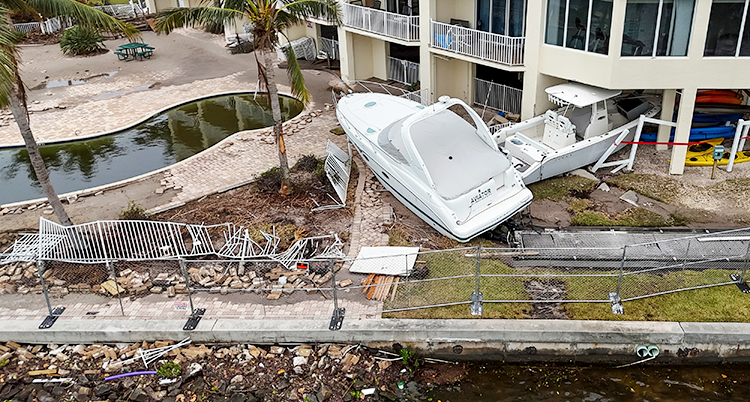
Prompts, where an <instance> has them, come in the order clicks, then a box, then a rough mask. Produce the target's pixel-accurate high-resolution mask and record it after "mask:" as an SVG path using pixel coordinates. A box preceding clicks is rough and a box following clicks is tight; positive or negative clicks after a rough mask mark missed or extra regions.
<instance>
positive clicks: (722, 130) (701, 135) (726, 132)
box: [641, 126, 735, 142]
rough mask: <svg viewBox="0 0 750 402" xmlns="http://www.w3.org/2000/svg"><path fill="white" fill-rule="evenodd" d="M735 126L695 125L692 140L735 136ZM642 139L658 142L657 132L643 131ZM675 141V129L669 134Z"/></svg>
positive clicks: (692, 130) (691, 134) (670, 139)
mask: <svg viewBox="0 0 750 402" xmlns="http://www.w3.org/2000/svg"><path fill="white" fill-rule="evenodd" d="M734 131H735V129H734V127H732V126H718V127H694V128H691V129H690V141H691V142H694V141H701V140H710V139H712V138H732V137H734ZM641 141H645V142H656V133H642V134H641ZM672 141H674V130H672V134H671V135H670V136H669V142H672Z"/></svg>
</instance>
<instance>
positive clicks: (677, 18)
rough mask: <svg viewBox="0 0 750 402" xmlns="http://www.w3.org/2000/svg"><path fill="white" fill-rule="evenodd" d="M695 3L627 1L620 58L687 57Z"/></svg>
mask: <svg viewBox="0 0 750 402" xmlns="http://www.w3.org/2000/svg"><path fill="white" fill-rule="evenodd" d="M694 10H695V0H628V3H627V8H626V10H625V27H624V32H623V38H622V50H621V53H620V54H621V55H623V56H651V57H655V56H687V50H688V45H689V44H690V30H691V29H692V26H693V11H694Z"/></svg>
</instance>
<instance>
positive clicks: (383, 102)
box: [336, 93, 532, 242]
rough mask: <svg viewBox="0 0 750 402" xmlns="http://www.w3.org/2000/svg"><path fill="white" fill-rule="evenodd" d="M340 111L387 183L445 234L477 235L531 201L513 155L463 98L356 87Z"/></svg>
mask: <svg viewBox="0 0 750 402" xmlns="http://www.w3.org/2000/svg"><path fill="white" fill-rule="evenodd" d="M456 108H458V109H456ZM451 109H456V110H458V111H459V113H460V114H461V115H464V116H468V118H466V119H465V118H463V117H461V116H459V114H457V113H455V112H454V111H452V110H451ZM336 116H337V117H338V120H339V122H340V123H341V127H343V129H344V131H345V132H346V134H347V136H348V138H349V140H350V141H351V143H352V144H354V146H355V147H356V148H357V150H358V151H359V153H360V155H361V156H362V158H363V159H364V160H365V162H366V163H367V165H368V166H369V167H370V169H371V170H372V172H373V173H374V174H375V176H376V177H377V178H378V180H379V181H380V182H381V183H382V184H383V186H384V187H385V188H386V189H388V191H390V192H391V193H392V194H393V195H394V196H395V197H396V198H397V199H398V200H399V201H401V202H402V203H403V204H404V205H405V206H406V207H407V208H409V209H410V210H411V211H413V212H414V213H415V214H416V215H418V216H419V217H420V218H421V219H423V220H424V221H425V222H427V223H428V224H430V226H432V227H433V228H435V229H436V230H437V231H438V232H440V233H442V234H443V235H445V236H448V237H450V238H453V239H455V240H458V241H460V242H466V241H469V240H470V239H472V238H474V237H476V236H477V235H479V234H481V233H483V232H485V231H488V230H492V229H494V228H495V227H497V226H498V225H500V224H501V223H503V222H504V221H505V220H507V219H508V218H510V217H512V216H513V215H515V214H516V213H518V212H519V211H521V210H522V209H524V208H526V207H527V206H528V205H529V204H530V203H531V199H532V195H531V191H529V190H528V189H527V188H526V186H525V185H524V183H523V180H522V179H521V176H520V175H519V174H518V172H517V171H516V170H515V169H513V166H512V165H511V163H510V158H509V156H508V155H507V153H504V152H502V151H501V150H500V149H498V147H497V145H496V144H495V141H494V140H493V138H492V135H491V134H490V132H489V130H488V129H487V126H486V125H485V124H484V123H483V122H482V119H481V118H480V117H479V116H478V115H477V113H476V112H474V110H472V109H471V108H470V107H468V106H467V105H466V104H465V103H463V102H462V101H461V100H459V99H452V98H449V97H447V96H443V97H441V98H440V100H439V102H437V103H435V104H433V105H430V106H423V105H421V104H419V103H418V102H415V101H412V100H409V99H406V98H403V97H397V96H393V95H385V94H379V93H355V94H349V95H346V96H344V97H342V98H341V100H339V102H338V105H337V108H336Z"/></svg>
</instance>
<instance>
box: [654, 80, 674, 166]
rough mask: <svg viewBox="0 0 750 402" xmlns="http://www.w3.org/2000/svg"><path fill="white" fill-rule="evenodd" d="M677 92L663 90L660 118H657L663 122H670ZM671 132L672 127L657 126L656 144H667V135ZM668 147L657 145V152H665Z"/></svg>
mask: <svg viewBox="0 0 750 402" xmlns="http://www.w3.org/2000/svg"><path fill="white" fill-rule="evenodd" d="M676 95H677V91H675V90H674V89H665V90H664V94H663V95H662V99H661V116H659V118H660V119H661V120H664V121H672V119H673V116H672V115H673V114H674V101H675V96H676ZM671 132H672V127H669V126H659V132H658V134H657V135H656V141H657V142H668V141H669V134H670V133H671ZM668 147H669V146H668V145H657V146H656V150H657V151H665V150H667V148H668Z"/></svg>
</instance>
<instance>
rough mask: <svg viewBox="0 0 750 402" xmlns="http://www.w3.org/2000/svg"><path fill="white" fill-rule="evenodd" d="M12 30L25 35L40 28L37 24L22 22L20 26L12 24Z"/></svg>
mask: <svg viewBox="0 0 750 402" xmlns="http://www.w3.org/2000/svg"><path fill="white" fill-rule="evenodd" d="M13 29H15V30H16V31H19V32H23V33H26V34H27V33H29V32H31V31H34V30H41V27H40V24H39V23H38V22H23V23H20V24H13Z"/></svg>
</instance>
